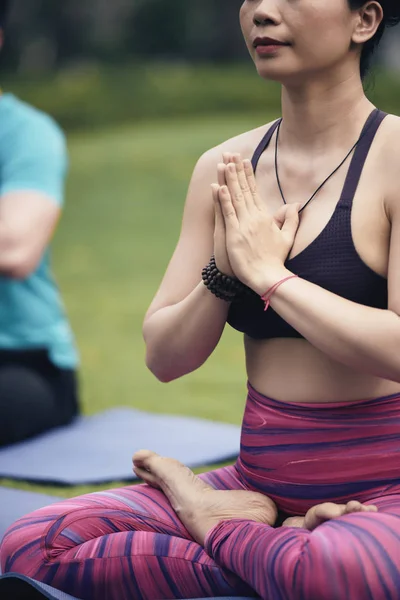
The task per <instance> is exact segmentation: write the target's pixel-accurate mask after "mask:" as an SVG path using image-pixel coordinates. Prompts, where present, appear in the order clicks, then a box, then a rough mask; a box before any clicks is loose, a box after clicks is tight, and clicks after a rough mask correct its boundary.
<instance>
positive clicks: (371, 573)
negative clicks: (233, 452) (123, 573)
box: [205, 494, 400, 600]
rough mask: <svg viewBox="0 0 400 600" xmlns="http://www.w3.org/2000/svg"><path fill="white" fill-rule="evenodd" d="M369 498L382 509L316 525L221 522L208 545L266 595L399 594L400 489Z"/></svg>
mask: <svg viewBox="0 0 400 600" xmlns="http://www.w3.org/2000/svg"><path fill="white" fill-rule="evenodd" d="M370 504H374V505H376V506H377V507H378V510H379V512H377V513H376V512H360V513H354V514H348V515H345V516H343V517H340V518H337V519H333V520H330V521H326V522H325V523H323V524H321V525H320V526H318V527H317V528H316V529H314V530H313V531H308V530H306V529H299V528H290V527H284V528H280V529H273V528H272V527H268V526H267V525H264V524H262V523H252V522H244V521H243V520H235V521H230V522H229V521H225V522H221V523H220V524H218V525H217V526H215V527H214V528H213V529H212V530H211V531H210V532H209V533H208V535H207V538H206V542H205V548H206V551H207V553H208V555H209V556H210V557H212V558H213V559H214V560H215V561H216V563H217V564H219V565H220V566H221V567H223V568H225V569H229V570H230V571H232V572H233V573H235V574H236V575H238V576H239V577H240V578H241V579H243V580H244V581H246V582H247V583H248V584H249V585H250V586H251V587H252V588H253V589H255V590H256V591H257V592H258V594H259V595H260V596H261V597H262V598H264V599H265V600H297V599H298V598H307V600H321V599H322V598H323V599H324V600H343V598H346V600H360V599H361V598H362V599H365V600H367V599H368V600H375V599H377V598H385V600H398V598H399V589H400V552H399V548H400V494H399V495H392V496H387V497H383V498H378V499H375V500H373V501H371V502H370Z"/></svg>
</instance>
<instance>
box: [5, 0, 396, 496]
mask: <svg viewBox="0 0 400 600" xmlns="http://www.w3.org/2000/svg"><path fill="white" fill-rule="evenodd" d="M240 5H241V0H218V1H217V2H215V1H214V0H201V2H199V0H174V1H173V2H167V1H166V0H113V1H112V2H111V1H110V0H63V1H54V0H14V1H13V2H12V10H11V14H10V18H9V21H8V25H7V28H6V46H5V49H4V51H3V53H2V56H1V69H2V79H1V85H2V88H3V90H4V91H7V92H13V93H15V94H16V95H18V96H19V97H20V98H21V99H23V100H25V101H27V102H29V103H31V104H33V105H34V106H36V107H38V108H41V109H43V110H45V111H46V112H48V113H50V114H51V115H52V116H53V117H54V118H55V119H56V120H57V121H58V122H59V123H60V124H61V126H62V127H63V128H64V130H65V132H66V134H67V137H68V145H69V152H70V174H69V178H68V186H67V202H66V209H65V213H64V216H63V218H62V220H61V223H60V227H59V230H58V232H57V234H56V237H55V240H54V244H53V267H54V270H55V274H56V277H57V280H58V282H59V285H60V287H61V291H62V294H63V298H64V301H65V303H66V306H67V310H68V314H69V317H70V319H71V321H72V325H73V329H74V331H75V334H76V337H77V341H78V345H79V349H80V353H81V360H82V367H81V384H82V398H83V404H84V411H85V412H86V413H93V412H97V411H99V410H102V409H104V408H107V407H109V406H115V405H128V406H134V407H137V408H141V409H145V410H149V411H157V412H166V413H181V414H189V415H197V416H202V417H205V418H209V419H216V420H222V421H227V422H232V423H240V420H241V415H242V410H243V404H244V398H245V373H244V365H243V362H244V361H243V355H242V340H241V336H240V335H238V334H235V333H233V332H231V331H228V330H227V331H226V333H225V334H224V338H223V341H222V343H221V344H220V346H219V347H218V349H217V351H216V353H215V354H214V355H213V356H212V357H211V359H210V360H209V361H208V363H207V364H206V365H205V366H204V367H203V368H202V369H200V370H199V371H198V372H196V373H194V374H192V375H190V376H187V377H185V378H184V379H182V380H180V381H177V382H173V383H170V384H168V385H165V384H160V383H158V382H157V381H156V380H155V379H154V377H153V376H152V375H151V374H150V373H149V372H148V371H147V370H146V367H145V364H144V344H143V341H142V335H141V325H142V320H143V316H144V313H145V311H146V309H147V307H148V305H149V303H150V301H151V299H152V297H153V295H154V293H155V291H156V289H157V286H158V284H159V282H160V280H161V277H162V275H163V272H164V270H165V267H166V265H167V262H168V260H169V258H170V256H171V254H172V252H173V249H174V246H175V243H176V241H177V238H178V235H179V229H180V223H181V215H182V208H183V204H184V201H185V195H186V190H187V185H188V182H189V179H190V175H191V172H192V169H193V167H194V164H195V162H196V160H197V159H198V158H199V156H200V155H201V154H202V153H203V152H204V151H206V150H207V149H208V148H210V147H212V146H214V145H216V144H217V143H219V142H221V141H223V140H224V139H227V138H228V137H231V136H233V135H236V134H238V133H241V132H242V131H245V130H247V129H249V128H252V127H255V126H258V125H261V124H263V123H265V122H268V121H269V120H271V119H272V118H274V117H276V116H277V115H278V114H279V88H278V86H276V85H275V84H266V83H265V82H263V81H261V80H259V79H258V77H257V74H256V72H255V70H254V68H253V65H252V63H251V60H250V59H249V58H248V56H247V51H246V48H245V45H244V42H243V41H242V38H241V33H240V29H239V24H238V10H239V7H240ZM377 65H378V66H377V70H376V73H375V74H374V76H373V77H372V79H371V80H370V81H369V82H368V84H367V87H368V93H369V95H370V97H371V99H372V100H373V101H374V102H376V103H377V104H378V105H379V107H380V108H382V109H384V110H387V111H391V112H394V113H398V110H399V103H400V32H399V31H397V30H393V31H392V32H391V34H390V35H389V36H388V37H387V40H386V43H385V45H384V46H383V48H382V51H381V53H380V55H379V56H378V57H377ZM206 193H207V190H206ZM31 487H33V486H31ZM77 491H81V490H64V491H63V492H62V493H64V495H71V496H72V495H75V494H76V493H77ZM58 493H59V492H58Z"/></svg>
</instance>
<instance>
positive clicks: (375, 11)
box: [352, 1, 383, 44]
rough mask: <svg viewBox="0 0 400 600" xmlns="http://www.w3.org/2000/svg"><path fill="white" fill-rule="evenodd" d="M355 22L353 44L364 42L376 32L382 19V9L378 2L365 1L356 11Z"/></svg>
mask: <svg viewBox="0 0 400 600" xmlns="http://www.w3.org/2000/svg"><path fill="white" fill-rule="evenodd" d="M356 16H357V18H356V22H355V28H354V32H353V36H352V42H353V43H354V44H365V43H366V42H368V40H370V39H372V38H373V37H374V35H375V34H376V32H377V30H378V28H379V25H380V24H381V22H382V20H383V9H382V6H381V5H380V4H379V2H375V1H373V2H366V3H365V4H364V6H363V7H362V8H360V9H359V10H358V11H356Z"/></svg>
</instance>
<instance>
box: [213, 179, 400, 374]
mask: <svg viewBox="0 0 400 600" xmlns="http://www.w3.org/2000/svg"><path fill="white" fill-rule="evenodd" d="M249 168H250V169H251V167H249ZM227 177H228V179H229V178H230V187H229V190H230V191H229V190H228V191H227V192H226V193H225V194H223V193H222V194H221V206H222V209H223V213H224V218H225V224H226V236H227V247H228V255H229V259H230V262H231V265H232V268H233V270H234V272H235V273H236V275H237V276H238V277H239V278H240V279H242V281H244V282H245V283H246V284H247V285H248V286H249V287H251V288H252V289H253V290H254V291H255V292H257V293H258V294H259V295H260V296H262V295H264V294H265V293H266V292H267V290H268V289H270V288H272V287H273V286H274V285H275V284H276V283H277V282H279V281H282V280H283V279H285V278H286V277H290V276H291V275H293V274H292V273H291V272H290V271H289V270H288V269H286V268H285V266H284V260H285V257H286V256H287V247H286V246H285V225H284V226H283V228H282V230H281V231H279V230H278V228H277V227H276V226H275V225H274V223H273V222H272V218H271V217H270V216H269V215H268V213H267V212H266V210H265V209H264V207H263V206H262V204H261V203H260V201H259V198H258V197H257V194H256V190H255V187H254V190H253V194H250V193H247V189H248V188H252V187H253V186H254V185H255V184H254V178H253V177H252V176H251V174H250V175H249V176H248V185H247V187H246V186H245V185H243V186H242V187H243V189H242V190H241V189H240V186H239V185H238V178H237V176H236V175H235V174H232V175H231V176H230V175H229V173H228V175H227ZM244 198H246V201H244ZM389 205H390V207H391V208H390V220H391V244H390V256H389V273H388V286H389V302H388V308H387V309H386V310H381V309H377V308H371V307H368V306H363V305H360V304H356V303H355V302H351V301H350V300H346V299H344V298H341V297H340V296H337V295H335V294H333V293H331V292H329V291H327V290H325V289H323V288H321V287H319V286H317V285H314V284H313V283H310V282H308V281H305V280H304V279H300V278H294V279H290V280H289V281H286V282H285V283H284V284H283V285H281V286H280V287H279V288H278V289H277V290H276V292H275V293H274V294H273V296H272V298H271V301H270V304H271V306H272V308H273V309H274V310H275V311H276V312H277V313H278V314H279V315H280V316H281V317H282V318H283V319H284V320H285V321H286V322H287V323H289V325H291V326H292V327H293V328H294V329H296V330H297V331H298V332H299V333H301V335H302V336H303V337H304V338H305V339H307V340H308V341H309V342H310V343H311V344H313V346H315V347H316V348H318V349H319V350H322V351H323V352H324V353H325V354H327V355H328V356H330V357H332V358H334V359H335V360H337V361H339V362H341V363H343V364H345V365H347V366H349V367H352V368H354V369H357V370H359V371H361V372H365V373H369V374H370V375H374V376H376V377H381V378H384V379H389V380H392V381H397V382H399V383H400V318H399V315H400V202H399V199H398V193H397V192H396V195H395V197H393V200H392V201H391V202H390V203H389ZM288 208H289V210H291V209H294V207H293V206H291V205H289V207H288ZM289 210H288V213H289ZM290 221H293V223H292V224H290ZM296 222H298V218H297V216H296V215H295V214H294V213H293V215H291V216H290V219H289V220H288V229H289V230H290V231H291V232H293V231H295V230H296V227H297V225H296ZM287 239H293V238H291V235H290V236H289V237H288V238H287ZM290 247H291V245H289V249H290Z"/></svg>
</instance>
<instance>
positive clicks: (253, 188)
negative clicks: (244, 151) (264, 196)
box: [243, 159, 263, 209]
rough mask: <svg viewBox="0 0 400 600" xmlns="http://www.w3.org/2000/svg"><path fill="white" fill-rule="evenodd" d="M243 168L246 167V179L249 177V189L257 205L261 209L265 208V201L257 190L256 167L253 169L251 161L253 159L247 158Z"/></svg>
mask: <svg viewBox="0 0 400 600" xmlns="http://www.w3.org/2000/svg"><path fill="white" fill-rule="evenodd" d="M243 168H244V173H245V175H246V179H247V185H248V186H249V190H250V192H251V195H252V197H253V201H254V204H255V206H257V207H258V208H259V209H262V208H263V203H262V202H261V198H260V196H259V195H258V192H257V183H256V177H255V175H254V169H253V165H252V163H251V160H249V159H246V160H244V161H243Z"/></svg>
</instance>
